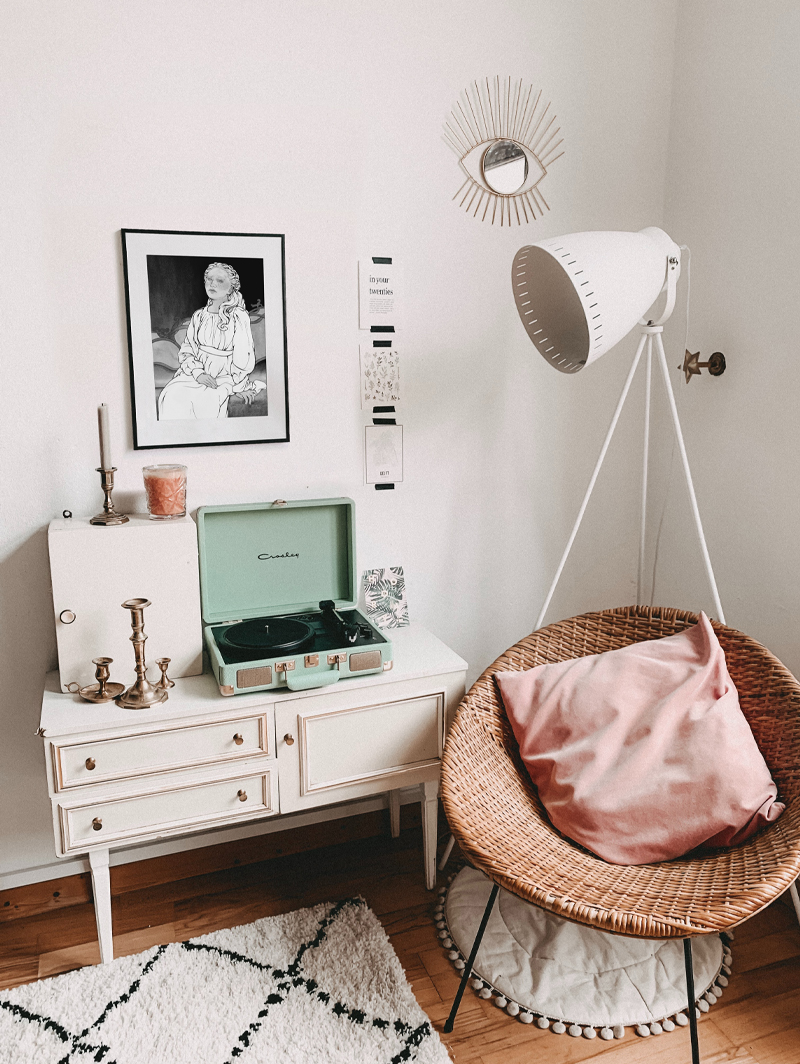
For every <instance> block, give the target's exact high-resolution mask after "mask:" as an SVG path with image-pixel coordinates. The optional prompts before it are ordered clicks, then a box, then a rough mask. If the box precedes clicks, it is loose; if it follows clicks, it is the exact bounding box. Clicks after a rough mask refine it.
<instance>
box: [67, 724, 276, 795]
mask: <svg viewBox="0 0 800 1064" xmlns="http://www.w3.org/2000/svg"><path fill="white" fill-rule="evenodd" d="M51 749H52V756H53V780H54V783H55V790H56V791H65V790H69V789H70V788H71V787H83V786H85V785H86V784H87V783H102V782H105V783H107V782H109V781H110V780H122V779H129V778H133V777H136V776H144V775H147V774H148V773H151V772H169V771H172V770H174V769H180V768H192V767H195V766H198V765H205V764H210V763H212V762H213V763H214V764H224V763H226V762H228V761H236V760H239V759H242V758H247V757H254V756H257V755H263V754H266V755H267V756H269V757H272V756H274V751H273V749H272V740H271V738H270V728H269V727H268V717H267V715H266V714H265V713H251V714H249V715H247V716H241V717H231V718H230V719H226V720H224V721H217V722H215V723H213V724H205V723H195V724H184V725H181V726H172V727H165V728H153V729H152V730H146V729H145V730H142V731H137V732H136V733H135V734H131V735H122V736H119V737H115V738H110V739H103V738H99V739H93V740H89V741H83V742H78V743H63V742H58V743H53V744H52V747H51Z"/></svg>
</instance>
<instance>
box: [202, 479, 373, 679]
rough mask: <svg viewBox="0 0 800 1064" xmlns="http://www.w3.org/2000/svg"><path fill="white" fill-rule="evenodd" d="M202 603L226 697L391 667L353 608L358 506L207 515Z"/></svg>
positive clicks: (249, 506) (334, 503)
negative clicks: (356, 513)
mask: <svg viewBox="0 0 800 1064" xmlns="http://www.w3.org/2000/svg"><path fill="white" fill-rule="evenodd" d="M197 535H198V541H199V549H200V602H201V606H202V612H203V626H204V627H203V632H204V637H205V643H206V647H207V649H208V656H209V660H210V662H211V668H212V670H213V672H214V676H215V677H216V680H217V683H218V684H219V689H220V691H221V693H222V694H223V695H235V694H239V693H242V692H245V691H266V690H269V689H271V688H276V687H288V688H289V689H290V690H292V691H305V690H308V689H310V688H314V687H325V686H327V685H330V684H334V683H336V682H337V681H338V680H339V679H344V678H345V677H349V676H363V675H367V674H370V673H375V672H382V671H384V670H387V669H390V668H391V667H392V644H391V642H390V641H389V640H388V639H387V638H386V637H385V636H384V635H383V633H382V632H380V631H379V630H378V629H377V628H375V627H374V625H372V624H370V622H369V621H368V620H367V619H366V618H365V617H364V616H363V614H361V613H360V612H359V611H358V610H357V609H356V608H355V607H356V596H357V577H356V556H355V503H354V502H353V500H352V499H313V500H303V501H298V502H284V501H283V500H276V501H275V502H271V503H245V504H243V505H236V506H203V507H201V508H200V509H199V510H198V511H197Z"/></svg>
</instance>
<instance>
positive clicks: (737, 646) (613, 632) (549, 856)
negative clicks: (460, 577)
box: [441, 606, 800, 1064]
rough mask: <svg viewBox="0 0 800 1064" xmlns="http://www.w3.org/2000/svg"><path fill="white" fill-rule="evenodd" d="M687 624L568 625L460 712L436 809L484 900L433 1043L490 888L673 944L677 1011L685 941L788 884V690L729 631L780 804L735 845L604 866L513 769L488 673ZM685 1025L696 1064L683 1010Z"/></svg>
mask: <svg viewBox="0 0 800 1064" xmlns="http://www.w3.org/2000/svg"><path fill="white" fill-rule="evenodd" d="M697 621H698V617H697V616H696V614H693V613H687V612H684V611H682V610H675V609H665V608H655V607H643V606H631V607H625V608H622V609H614V610H603V611H601V612H598V613H587V614H583V615H582V616H579V617H571V618H569V619H568V620H565V621H560V622H558V623H557V624H551V625H548V626H547V627H546V628H541V629H539V630H538V631H536V632H534V633H533V634H532V635H529V636H527V637H526V638H525V639H522V640H520V642H519V643H517V644H516V645H515V646H513V647H511V648H510V649H509V650H507V651H506V652H505V654H503V655H501V656H500V657H499V658H498V659H497V661H495V662H494V664H493V665H491V666H490V667H489V668H488V669H487V670H486V671H485V672H484V673H483V675H482V676H481V677H480V678H479V679H478V680H477V681H476V683H475V684H474V685H473V687H472V688H471V690H470V691H469V693H468V694H467V696H466V698H465V699H464V701H463V702H462V703H461V706H460V707H459V709H458V713H457V715H456V718H455V721H454V723H453V726H452V728H451V729H450V733H449V735H448V739H447V743H446V746H445V751H444V757H443V762H442V783H441V797H442V803H443V806H444V809H445V812H446V814H447V819H448V821H449V823H450V827H451V830H452V832H453V834H454V836H455V838H456V841H457V842H458V844H459V846H460V847H461V850H462V852H463V853H464V855H465V857H466V858H467V860H468V861H469V862H470V863H471V864H473V865H474V866H475V867H476V868H479V869H480V870H481V871H482V872H484V873H485V874H486V875H487V876H488V877H489V878H490V879H491V880H492V881H493V883H494V887H493V890H492V894H491V896H490V899H489V904H488V905H487V908H486V912H485V913H484V919H483V921H482V924H481V928H480V930H479V931H478V935H477V936H476V940H475V944H474V946H473V949H472V952H471V955H470V958H469V960H468V961H467V964H466V967H465V969H464V975H463V978H462V981H461V985H460V987H459V991H458V995H457V997H456V1000H455V1002H454V1004H453V1009H452V1011H451V1013H450V1017H449V1019H448V1021H447V1024H446V1026H445V1031H448V1032H449V1031H451V1030H452V1027H453V1022H454V1020H455V1015H456V1011H457V1009H458V1005H459V1003H460V1001H461V997H462V995H463V992H464V988H465V986H466V983H467V980H468V978H469V975H470V972H471V969H472V965H473V963H474V961H475V956H476V955H477V951H478V945H479V944H480V938H481V936H482V933H483V929H484V928H485V926H486V922H487V921H488V918H489V913H490V912H491V907H492V904H493V903H494V899H495V897H496V896H497V891H498V888H499V887H501V886H502V887H504V888H505V889H506V890H508V891H511V892H512V893H513V894H516V895H518V896H519V897H521V898H524V899H525V900H526V901H529V902H532V903H533V904H534V905H538V906H540V907H541V908H543V909H547V910H548V911H550V912H553V913H557V914H558V915H559V916H561V917H564V918H566V919H569V920H574V921H576V922H578V923H581V924H586V925H588V926H590V927H595V928H601V929H603V930H605V931H610V932H615V933H618V934H623V935H634V936H640V937H642V938H682V939H683V940H684V951H685V960H686V971H687V981H688V984H689V985H688V1001H689V1003H690V1005H691V1004H693V1002H694V986H693V980H692V969H691V937H692V936H696V935H707V934H711V933H713V932H719V931H723V930H727V929H730V928H732V927H735V926H736V925H737V924H740V923H742V921H744V920H747V919H748V918H749V917H751V916H753V915H754V914H755V913H757V912H758V911H759V910H760V909H763V908H764V907H765V906H766V905H769V903H770V902H771V901H773V900H774V899H775V898H777V897H778V895H780V894H782V893H783V892H784V891H785V890H786V889H787V888H789V887H790V886H791V885H792V884H793V882H794V880H795V878H796V877H797V876H798V874H800V684H798V682H797V680H795V678H794V677H793V676H792V674H791V673H790V672H789V671H788V670H787V669H786V668H785V667H784V666H783V665H782V664H781V663H780V662H779V661H778V659H777V658H775V657H774V656H773V655H772V654H770V652H769V651H768V650H766V649H765V648H764V647H763V646H761V645H760V644H759V643H756V642H755V641H754V640H753V639H750V638H748V636H746V635H743V634H742V633H741V632H737V631H736V630H734V629H732V628H728V627H726V626H724V625H721V624H716V623H714V625H713V626H714V630H715V631H716V633H717V636H718V638H719V641H720V644H721V646H722V648H723V650H724V651H725V657H726V660H727V665H728V670H729V672H730V675H731V678H732V679H733V681H734V683H735V684H736V687H737V689H738V691H739V701H740V704H741V707H742V710H743V712H744V714H745V716H746V717H747V720H748V721H749V723H750V727H751V728H752V730H753V734H754V736H755V738H756V742H757V743H758V746H759V748H760V750H761V752H762V754H763V755H764V759H765V760H766V762H767V764H768V765H769V768H770V770H771V772H772V775H773V778H774V779H775V782H776V784H777V786H778V793H779V797H780V798H781V799H782V800H783V801H784V802H786V811H785V812H784V813H783V814H782V816H781V817H779V819H778V820H777V821H776V822H775V823H774V824H772V825H770V826H769V827H768V828H766V829H765V830H763V831H761V832H760V833H759V834H758V835H756V836H754V837H753V838H752V839H750V840H749V841H748V842H746V843H744V844H743V845H741V846H737V847H734V848H731V849H726V850H719V851H715V852H713V853H712V854H710V855H709V856H704V857H683V858H679V859H677V860H673V861H666V862H663V863H659V864H647V865H612V864H608V863H606V862H605V861H603V860H601V859H600V858H599V857H596V856H595V855H594V854H592V853H590V852H589V851H588V850H585V849H584V848H583V847H581V846H579V845H577V844H576V843H574V842H572V841H570V840H569V839H567V838H566V837H565V836H564V835H562V834H561V833H560V832H559V831H557V830H556V829H555V828H554V827H553V825H552V824H551V823H550V821H549V820H548V818H547V814H546V813H545V811H544V807H543V806H542V804H541V802H540V801H539V797H538V794H537V792H536V788H535V787H534V786H533V784H532V782H531V780H530V777H529V775H528V772H527V770H526V769H525V767H524V765H523V763H522V761H521V759H520V757H519V750H518V746H517V742H516V739H515V738H514V734H513V732H512V730H511V726H510V724H509V722H508V719H507V717H506V714H505V711H504V709H503V705H502V701H501V699H500V695H499V693H498V691H497V687H496V684H495V681H494V674H495V673H496V672H500V671H502V670H506V671H508V670H521V669H530V668H533V666H534V665H541V664H543V663H545V662H555V661H564V660H566V659H568V658H577V657H583V656H585V655H587V654H597V653H600V652H601V651H605V650H614V649H616V648H618V647H623V646H627V645H628V644H630V643H637V642H641V641H642V640H644V639H655V638H658V637H660V636H667V635H673V634H674V633H675V632H679V631H681V630H682V629H684V628H687V627H689V626H690V625H693V624H696V623H697ZM712 623H713V622H712ZM710 753H711V754H712V756H713V751H712V752H710ZM793 889H794V891H795V893H794V894H793V897H794V900H795V904H796V905H797V896H796V888H793ZM689 1020H690V1025H691V1033H692V1054H693V1060H694V1061H695V1064H696V1062H697V1061H698V1060H699V1051H698V1048H697V1030H696V1023H695V1009H694V1008H693V1007H690V1008H689Z"/></svg>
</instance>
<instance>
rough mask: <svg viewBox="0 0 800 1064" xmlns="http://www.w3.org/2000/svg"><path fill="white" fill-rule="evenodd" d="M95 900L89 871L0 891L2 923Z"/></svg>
mask: <svg viewBox="0 0 800 1064" xmlns="http://www.w3.org/2000/svg"><path fill="white" fill-rule="evenodd" d="M91 900H92V887H91V879H90V877H89V873H88V872H84V873H83V874H81V875H77V876H65V877H64V878H63V879H48V880H47V881H46V882H44V883H31V884H29V885H28V886H25V887H14V888H13V889H12V890H3V891H0V923H5V922H6V921H8V920H19V919H23V918H25V917H28V916H36V915H38V914H39V913H45V912H53V911H56V910H61V909H65V908H68V907H69V906H70V905H82V904H84V903H86V902H89V901H91Z"/></svg>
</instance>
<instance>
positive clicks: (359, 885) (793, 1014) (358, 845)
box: [0, 807, 800, 1064]
mask: <svg viewBox="0 0 800 1064" xmlns="http://www.w3.org/2000/svg"><path fill="white" fill-rule="evenodd" d="M372 816H378V817H379V816H380V814H372ZM357 820H358V818H351V820H350V821H346V822H342V823H343V824H345V825H347V824H349V825H350V826H349V828H348V827H342V828H341V829H337V828H335V827H331V826H328V828H327V829H326V830H327V831H328V839H329V838H330V837H331V832H333V834H334V835H335V834H336V831H337V830H339V831H341V832H342V833H343V834H344V835H346V834H347V833H348V831H349V833H350V835H351V836H352V835H356V836H358V835H361V836H364V837H355V838H353V837H351V838H349V839H348V840H347V841H342V842H339V843H337V844H336V845H333V846H326V847H324V848H317V849H313V850H306V852H300V853H286V852H283V853H281V851H282V850H283V851H285V850H286V849H289V848H291V843H289V844H288V845H282V844H281V843H280V839H281V836H280V835H274V836H272V837H271V839H272V841H271V842H270V843H269V844H267V843H263V845H265V846H266V845H269V846H270V847H271V850H270V851H269V852H270V853H271V854H275V855H274V856H270V857H269V859H267V860H260V861H257V862H256V863H247V864H245V863H240V864H238V866H235V867H227V868H226V867H223V868H219V869H218V870H215V871H211V872H207V873H204V874H198V873H202V869H203V867H212V868H213V867H214V862H215V854H216V851H221V850H222V848H221V847H215V848H214V849H213V850H212V849H208V850H205V851H192V852H190V853H189V854H184V855H181V857H180V862H181V871H180V873H179V874H180V875H181V876H182V877H183V878H179V879H175V878H169V879H166V881H164V880H165V876H166V875H167V874H168V873H169V869H170V867H171V868H172V872H171V875H172V876H176V875H177V874H178V873H176V872H175V868H176V865H175V864H174V861H175V859H174V858H172V859H170V860H172V861H173V864H172V866H170V865H169V864H168V863H167V864H165V863H164V859H158V860H156V861H147V862H140V863H139V865H136V866H134V865H127V866H121V867H120V868H117V869H112V877H113V878H112V892H113V918H114V930H115V941H114V946H115V951H116V954H117V955H118V956H119V955H122V954H128V953H137V952H139V951H140V950H143V949H147V948H148V947H150V946H152V945H155V944H157V943H164V942H174V941H181V940H183V939H186V938H190V937H192V936H195V935H199V934H203V933H205V932H208V931H214V930H217V929H219V928H223V927H232V926H234V925H236V924H242V923H247V922H249V921H251V920H255V919H258V918H259V917H263V916H270V915H273V914H276V913H281V912H288V911H290V910H292V909H296V908H300V907H301V906H305V905H311V904H313V903H316V902H320V901H326V900H336V899H339V898H343V897H349V896H352V895H356V894H361V895H362V896H363V897H364V898H365V899H366V901H367V903H368V904H369V905H370V907H371V908H372V910H373V911H374V912H375V913H376V914H377V916H378V917H379V918H380V920H381V922H382V923H383V925H384V927H385V928H386V931H387V932H388V934H389V936H390V938H391V940H392V943H393V945H394V948H395V950H396V951H397V953H398V956H399V957H400V960H401V962H402V964H403V967H404V968H405V969H406V973H407V975H408V978H409V981H410V982H411V985H412V986H413V988H414V992H415V994H416V996H417V999H418V1000H419V1003H420V1005H421V1006H422V1007H423V1008H424V1009H425V1010H426V1012H427V1013H428V1015H429V1016H430V1018H431V1020H432V1021H433V1023H434V1025H435V1026H436V1028H437V1029H438V1030H439V1032H440V1033H441V1031H442V1027H443V1024H444V1020H445V1018H446V1016H447V1013H448V1011H449V1007H450V1003H451V1001H452V999H453V996H454V994H455V991H456V986H457V978H456V974H455V972H454V970H453V968H452V967H451V965H450V962H449V961H448V960H447V957H446V955H445V953H444V951H443V950H442V949H441V948H440V946H439V945H438V939H437V935H436V930H435V928H434V927H433V922H432V919H431V911H432V907H433V896H432V895H431V894H429V893H428V892H427V891H426V890H425V889H424V886H423V875H422V851H421V842H420V829H419V822H418V816H417V815H416V810H414V809H412V807H404V808H403V831H402V833H401V836H400V838H399V839H390V838H388V832H386V831H384V832H383V833H382V834H380V835H375V834H374V831H375V830H381V829H382V825H381V823H380V821H375V820H373V821H369V819H368V818H367V819H364V820H363V823H362V824H361V827H359V826H358V824H356V823H355V822H356V821H357ZM415 820H416V822H415ZM371 832H372V834H371ZM286 834H288V833H286ZM286 841H287V840H285V842H286ZM254 845H255V844H254ZM297 845H299V843H298V844H297ZM252 857H253V853H250V857H249V858H248V857H247V856H245V857H244V858H242V857H241V856H240V857H237V858H234V860H237V861H245V860H249V859H252ZM159 862H161V863H159ZM203 862H205V865H204V864H203ZM216 863H217V864H219V863H224V861H222V858H221V857H217V859H216ZM159 870H160V871H159ZM159 880H161V881H159ZM87 884H88V881H87V880H86V878H85V877H72V879H71V880H69V881H67V880H64V881H59V884H56V886H60V887H61V889H58V890H56V889H54V884H53V883H50V884H46V885H43V886H42V885H40V886H38V887H35V888H33V887H32V888H19V889H17V890H15V891H13V892H7V893H6V894H4V895H0V987H2V988H5V987H10V986H15V985H17V984H20V983H26V982H30V981H31V980H34V979H37V978H46V977H48V976H52V975H55V974H57V973H59V972H64V971H68V970H70V969H73V968H76V967H80V966H81V965H84V964H95V963H97V962H98V960H99V953H98V948H97V941H96V936H95V924H94V910H93V908H92V905H91V903H90V901H89V895H88V885H87ZM733 950H734V954H733V976H732V978H731V982H730V986H729V987H728V989H727V990H726V991H725V993H724V995H723V997H722V999H721V1001H720V1002H719V1003H718V1004H717V1005H715V1006H714V1007H713V1008H712V1009H711V1011H710V1013H709V1014H708V1015H706V1016H704V1017H703V1019H702V1021H701V1022H700V1028H699V1030H700V1048H701V1056H702V1060H703V1064H723V1062H735V1064H800V928H798V925H797V922H796V920H795V917H794V912H793V910H792V909H791V908H790V906H788V905H787V904H786V903H785V902H784V901H783V900H781V901H778V902H776V903H775V904H774V905H772V906H771V907H770V908H769V909H768V910H767V911H766V912H764V913H762V914H760V915H759V916H757V917H755V918H754V919H753V920H751V921H750V922H749V923H748V924H746V925H745V926H744V927H742V928H741V929H739V930H738V931H737V934H736V941H735V942H734V946H733ZM442 1038H443V1040H444V1041H445V1043H446V1044H447V1045H448V1047H449V1049H450V1053H451V1056H452V1058H453V1060H454V1061H456V1062H457V1064H467V1062H470V1064H523V1062H524V1064H531V1062H534V1061H537V1062H542V1064H567V1062H570V1061H582V1060H588V1059H589V1058H592V1057H600V1058H602V1061H603V1064H688V1062H689V1061H690V1059H691V1057H690V1050H689V1038H688V1032H687V1031H685V1030H677V1031H675V1032H673V1033H671V1034H664V1035H660V1036H651V1037H650V1038H647V1039H642V1038H638V1037H636V1035H634V1034H632V1033H630V1032H628V1033H627V1034H626V1037H625V1039H624V1041H620V1042H611V1043H607V1042H601V1041H600V1040H599V1039H595V1040H593V1041H588V1040H587V1039H584V1038H577V1039H575V1038H570V1037H569V1036H568V1035H561V1036H558V1035H554V1034H552V1033H551V1032H550V1031H540V1030H539V1029H538V1028H536V1027H532V1026H525V1025H523V1024H521V1023H519V1022H518V1021H517V1020H514V1019H511V1018H510V1017H509V1016H507V1015H506V1014H505V1013H504V1012H501V1011H500V1010H499V1009H497V1008H496V1007H495V1006H494V1005H492V1004H491V1002H488V1003H487V1002H485V1001H482V1000H481V999H479V998H478V997H476V996H475V994H474V993H473V992H472V991H471V990H468V991H467V993H466V995H465V997H464V1001H463V1003H462V1006H461V1011H460V1013H459V1016H458V1019H457V1022H456V1029H455V1031H454V1033H453V1034H452V1035H449V1036H445V1035H442ZM310 1064H313V1062H310ZM354 1064H358V1062H354Z"/></svg>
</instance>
